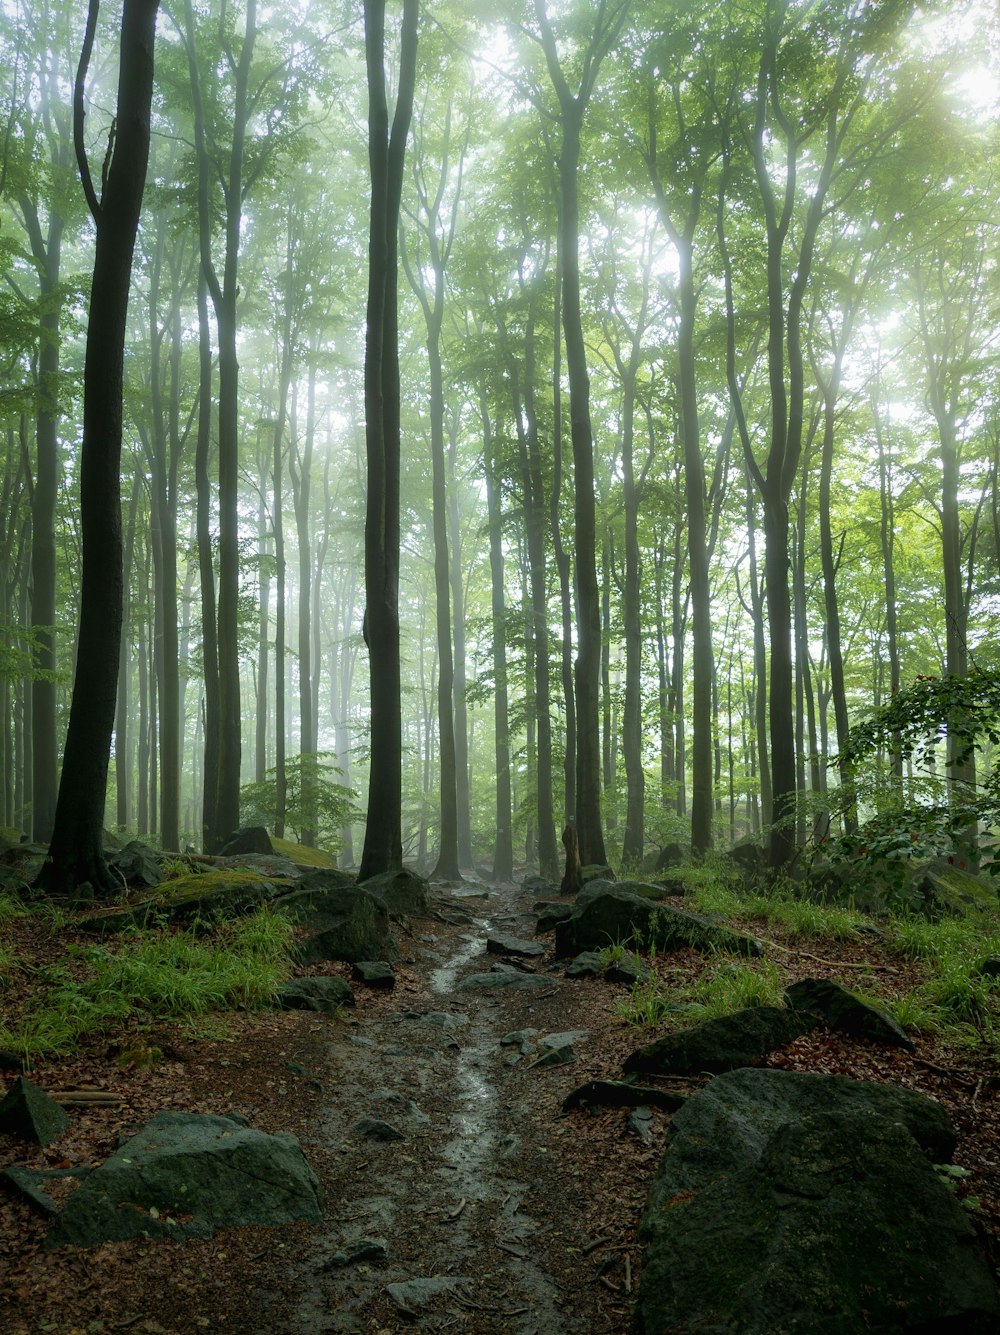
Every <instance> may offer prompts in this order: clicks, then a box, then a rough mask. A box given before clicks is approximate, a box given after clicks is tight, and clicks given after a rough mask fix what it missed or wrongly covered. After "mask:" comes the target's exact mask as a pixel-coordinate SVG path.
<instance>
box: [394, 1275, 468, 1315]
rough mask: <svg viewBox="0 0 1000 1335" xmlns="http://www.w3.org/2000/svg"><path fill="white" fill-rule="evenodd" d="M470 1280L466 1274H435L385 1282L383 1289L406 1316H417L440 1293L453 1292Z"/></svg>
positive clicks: (438, 1296)
mask: <svg viewBox="0 0 1000 1335" xmlns="http://www.w3.org/2000/svg"><path fill="white" fill-rule="evenodd" d="M471 1283H472V1280H471V1279H470V1278H469V1277H468V1276H467V1275H435V1276H434V1277H433V1278H432V1279H407V1280H403V1281H402V1282H401V1283H399V1284H387V1285H386V1286H385V1291H386V1293H387V1294H388V1295H389V1297H390V1298H391V1299H392V1301H393V1302H394V1303H395V1304H396V1306H397V1307H398V1308H399V1310H400V1311H401V1312H402V1313H404V1315H406V1316H413V1317H415V1316H417V1315H418V1313H419V1311H420V1309H421V1308H423V1307H427V1306H428V1305H429V1304H430V1303H432V1302H433V1301H434V1299H435V1298H440V1297H441V1295H442V1294H447V1293H454V1291H455V1290H456V1289H459V1288H464V1287H465V1286H466V1285H467V1284H471Z"/></svg>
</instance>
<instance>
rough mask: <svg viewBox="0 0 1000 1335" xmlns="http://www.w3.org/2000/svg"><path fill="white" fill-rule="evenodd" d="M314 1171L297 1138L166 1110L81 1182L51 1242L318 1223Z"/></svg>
mask: <svg viewBox="0 0 1000 1335" xmlns="http://www.w3.org/2000/svg"><path fill="white" fill-rule="evenodd" d="M317 1188H318V1182H317V1179H316V1175H315V1173H314V1172H313V1171H312V1169H311V1168H310V1167H309V1164H308V1163H307V1162H306V1159H305V1156H304V1155H303V1153H302V1150H301V1149H300V1147H299V1142H298V1141H297V1140H296V1138H295V1137H294V1136H291V1135H288V1134H286V1133H284V1132H279V1133H278V1134H276V1135H266V1134H265V1133H264V1132H262V1131H254V1130H252V1129H251V1128H249V1127H247V1126H243V1125H241V1124H240V1123H239V1122H237V1121H234V1120H231V1119H230V1118H228V1117H214V1116H210V1115H208V1114H200V1113H172V1112H161V1113H157V1115H156V1116H155V1117H154V1118H153V1119H152V1121H150V1122H148V1123H147V1124H146V1126H145V1127H143V1129H142V1130H141V1131H140V1132H139V1134H138V1135H136V1136H133V1137H132V1139H131V1140H129V1141H127V1142H126V1143H125V1144H124V1145H123V1146H122V1147H121V1149H119V1150H118V1152H117V1153H116V1154H113V1155H112V1156H111V1158H110V1159H106V1160H105V1162H104V1163H103V1164H101V1166H100V1167H99V1168H96V1169H95V1170H94V1171H93V1172H92V1173H91V1174H90V1175H89V1176H88V1177H87V1178H86V1180H85V1181H84V1182H83V1184H82V1186H80V1187H78V1188H77V1190H76V1191H75V1192H74V1193H73V1195H72V1196H71V1197H70V1198H69V1200H68V1201H67V1203H66V1208H65V1209H64V1210H63V1212H62V1214H61V1215H60V1216H59V1218H58V1219H57V1220H56V1222H55V1224H54V1225H53V1227H52V1229H51V1230H50V1232H49V1236H48V1245H49V1246H53V1247H58V1246H65V1245H67V1244H70V1245H73V1246H77V1247H93V1246H96V1245H97V1244H98V1243H101V1242H124V1241H126V1240H127V1239H129V1238H137V1237H142V1236H143V1235H148V1236H149V1237H153V1238H174V1239H187V1238H207V1237H211V1235H212V1233H213V1232H214V1230H215V1229H217V1228H226V1227H235V1226H239V1225H243V1224H291V1223H296V1222H299V1221H306V1222H310V1223H319V1221H320V1220H321V1219H322V1217H323V1216H322V1211H321V1210H320V1205H319V1198H318V1196H317Z"/></svg>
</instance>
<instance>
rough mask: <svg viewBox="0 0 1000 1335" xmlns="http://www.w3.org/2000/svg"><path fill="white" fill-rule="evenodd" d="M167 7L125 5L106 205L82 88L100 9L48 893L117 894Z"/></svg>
mask: <svg viewBox="0 0 1000 1335" xmlns="http://www.w3.org/2000/svg"><path fill="white" fill-rule="evenodd" d="M156 10H157V0H125V4H124V8H123V11H122V19H121V46H120V65H119V81H118V115H117V122H116V123H117V127H118V133H117V138H116V141H115V144H114V149H113V152H112V154H111V157H110V161H109V162H107V163H106V169H105V173H104V181H103V184H104V188H103V192H102V198H101V199H100V200H98V198H97V196H96V194H95V191H94V187H93V184H92V181H91V177H90V172H89V168H88V166H87V162H86V157H85V155H84V151H83V88H84V81H85V79H86V73H87V66H88V64H89V59H90V52H91V49H92V45H93V39H94V29H95V27H96V22H97V5H96V0H92V4H91V9H90V15H89V18H88V23H87V37H86V38H85V40H84V53H83V55H82V57H81V61H80V70H79V72H78V74H77V80H76V88H75V110H76V116H75V139H76V144H77V154H78V159H79V162H80V170H81V176H82V178H83V182H84V189H85V192H86V194H87V199H88V203H89V204H90V207H91V212H92V213H93V214H94V218H95V222H96V224H97V239H96V244H95V252H94V275H93V283H92V287H91V296H90V313H89V322H88V327H87V352H86V359H85V363H84V403H83V444H82V449H81V462H80V505H81V515H82V519H83V585H82V594H81V604H80V627H79V640H78V650H77V667H76V674H75V677H74V681H73V697H72V702H71V705H70V717H69V727H68V730H67V735H66V747H65V751H64V754H63V770H62V777H61V780H60V784H59V798H58V802H57V804H56V814H55V824H54V828H53V834H52V841H51V844H50V848H49V856H48V859H47V860H46V862H45V864H44V865H43V867H42V870H41V872H40V874H39V884H40V885H41V887H42V888H44V889H45V890H47V891H48V892H49V893H59V892H67V891H70V890H72V889H73V888H74V887H75V886H77V885H80V884H82V883H83V882H89V883H90V884H91V885H92V886H93V887H94V890H95V891H96V892H97V893H98V894H103V893H110V892H112V891H113V890H114V889H116V888H117V887H116V882H115V878H114V877H113V876H112V875H111V873H110V872H109V870H108V866H107V863H106V862H105V860H104V855H103V850H102V846H101V832H102V829H103V825H104V806H105V799H106V794H107V780H108V763H109V759H110V754H111V734H112V731H113V729H114V720H115V703H116V695H117V683H118V654H119V645H120V636H121V627H122V529H121V499H120V497H121V441H122V382H123V363H124V347H125V323H126V314H127V310H128V296H129V283H130V279H131V273H132V254H133V249H134V247H135V236H136V231H137V229H138V225H139V213H140V209H141V205H142V195H143V189H144V186H145V180H146V163H147V159H148V156H149V116H150V104H151V101H152V92H153V35H154V30H155V26H156Z"/></svg>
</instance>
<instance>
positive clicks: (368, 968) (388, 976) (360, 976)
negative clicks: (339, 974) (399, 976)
mask: <svg viewBox="0 0 1000 1335" xmlns="http://www.w3.org/2000/svg"><path fill="white" fill-rule="evenodd" d="M351 977H352V978H354V979H356V980H357V981H358V982H359V983H364V984H365V985H366V986H367V987H379V988H382V989H383V990H385V991H391V990H392V988H394V987H395V986H396V975H395V974H394V973H393V971H392V970H391V969H390V968H389V966H388V964H383V963H382V961H381V960H355V962H354V964H352V965H351Z"/></svg>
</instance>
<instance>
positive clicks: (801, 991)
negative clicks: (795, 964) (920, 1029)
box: [785, 978, 915, 1052]
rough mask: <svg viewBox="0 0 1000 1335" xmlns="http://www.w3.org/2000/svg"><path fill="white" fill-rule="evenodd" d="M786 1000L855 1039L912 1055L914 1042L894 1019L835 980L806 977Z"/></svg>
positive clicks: (790, 989) (790, 988)
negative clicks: (901, 1050) (861, 1039)
mask: <svg viewBox="0 0 1000 1335" xmlns="http://www.w3.org/2000/svg"><path fill="white" fill-rule="evenodd" d="M785 1000H786V1001H787V1002H788V1004H789V1006H791V1007H793V1008H794V1009H795V1010H797V1011H802V1012H805V1013H807V1014H810V1015H818V1016H819V1017H820V1018H821V1019H823V1020H825V1021H826V1022H827V1024H828V1025H829V1026H830V1028H831V1029H836V1030H839V1031H840V1033H842V1034H850V1035H851V1036H852V1037H853V1038H867V1039H870V1040H871V1041H872V1042H873V1043H881V1044H883V1045H884V1046H885V1047H890V1048H906V1049H907V1051H910V1052H912V1051H913V1049H914V1046H915V1044H914V1042H913V1040H912V1039H911V1038H910V1036H909V1035H908V1034H907V1033H906V1030H905V1029H903V1027H902V1026H901V1025H900V1023H899V1022H898V1020H896V1019H895V1018H894V1016H892V1015H890V1014H889V1012H888V1011H887V1010H884V1009H883V1008H882V1007H881V1006H876V1005H874V1004H873V1003H872V1002H870V1001H865V1000H864V999H863V998H862V997H857V996H855V995H854V993H853V992H848V990H847V988H846V987H841V985H840V984H839V983H835V982H834V981H833V980H832V979H831V978H803V979H801V980H800V981H799V982H797V983H792V984H791V986H790V987H788V988H787V989H786V990H785Z"/></svg>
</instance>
